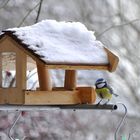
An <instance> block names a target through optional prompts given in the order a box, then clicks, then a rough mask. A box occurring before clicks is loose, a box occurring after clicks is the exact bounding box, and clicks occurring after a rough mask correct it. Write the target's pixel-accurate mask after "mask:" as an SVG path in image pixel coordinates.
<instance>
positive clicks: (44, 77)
mask: <svg viewBox="0 0 140 140" xmlns="http://www.w3.org/2000/svg"><path fill="white" fill-rule="evenodd" d="M37 72H38V79H39V85H40V90H42V91H51V90H52V83H51V78H50V73H49V70H48V69H47V68H46V67H45V65H43V64H41V63H37Z"/></svg>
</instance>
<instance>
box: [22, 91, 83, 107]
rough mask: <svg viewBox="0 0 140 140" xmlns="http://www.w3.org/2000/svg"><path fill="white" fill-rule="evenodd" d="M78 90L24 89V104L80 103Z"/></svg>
mask: <svg viewBox="0 0 140 140" xmlns="http://www.w3.org/2000/svg"><path fill="white" fill-rule="evenodd" d="M80 103H81V100H80V98H79V91H78V90H75V91H66V90H65V91H25V103H24V104H25V105H63V104H80Z"/></svg>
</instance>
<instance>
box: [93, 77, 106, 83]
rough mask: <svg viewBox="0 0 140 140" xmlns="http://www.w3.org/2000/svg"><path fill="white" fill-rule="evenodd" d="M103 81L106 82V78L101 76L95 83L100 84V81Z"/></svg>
mask: <svg viewBox="0 0 140 140" xmlns="http://www.w3.org/2000/svg"><path fill="white" fill-rule="evenodd" d="M103 82H106V81H105V79H103V78H99V79H98V80H97V81H96V83H95V84H98V83H103Z"/></svg>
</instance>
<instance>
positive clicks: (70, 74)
mask: <svg viewBox="0 0 140 140" xmlns="http://www.w3.org/2000/svg"><path fill="white" fill-rule="evenodd" d="M64 88H65V89H67V90H74V89H75V88H76V71H75V70H66V71H65V83H64Z"/></svg>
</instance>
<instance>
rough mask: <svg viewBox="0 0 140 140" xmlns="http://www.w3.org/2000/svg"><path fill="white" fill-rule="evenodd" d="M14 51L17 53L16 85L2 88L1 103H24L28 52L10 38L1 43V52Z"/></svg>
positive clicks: (0, 93) (0, 90)
mask: <svg viewBox="0 0 140 140" xmlns="http://www.w3.org/2000/svg"><path fill="white" fill-rule="evenodd" d="M3 52H14V53H15V54H16V76H15V80H16V87H15V88H14V87H11V88H1V89H0V98H2V99H1V100H0V103H3V102H4V103H8V104H23V102H24V93H23V92H22V91H23V90H25V89H26V54H25V53H24V52H22V51H21V50H20V49H19V48H18V47H17V46H16V45H15V44H13V42H11V40H10V39H9V38H5V40H4V41H3V42H1V44H0V53H3Z"/></svg>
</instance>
